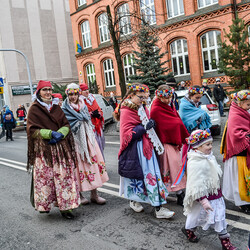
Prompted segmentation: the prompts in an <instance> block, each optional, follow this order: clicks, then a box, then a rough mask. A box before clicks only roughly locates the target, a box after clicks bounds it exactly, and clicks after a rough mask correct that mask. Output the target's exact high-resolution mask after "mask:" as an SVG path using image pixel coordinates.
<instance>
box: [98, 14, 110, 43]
mask: <svg viewBox="0 0 250 250" xmlns="http://www.w3.org/2000/svg"><path fill="white" fill-rule="evenodd" d="M98 26H99V35H100V41H101V43H104V42H107V41H109V40H110V35H109V30H108V16H107V13H102V14H101V15H100V16H99V17H98Z"/></svg>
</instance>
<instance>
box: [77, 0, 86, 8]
mask: <svg viewBox="0 0 250 250" xmlns="http://www.w3.org/2000/svg"><path fill="white" fill-rule="evenodd" d="M85 3H86V0H78V7H80V6H81V5H84V4H85Z"/></svg>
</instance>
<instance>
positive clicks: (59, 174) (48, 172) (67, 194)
mask: <svg viewBox="0 0 250 250" xmlns="http://www.w3.org/2000/svg"><path fill="white" fill-rule="evenodd" d="M58 157H59V156H58ZM33 188H34V205H35V209H36V210H38V211H50V210H51V208H52V207H53V206H58V207H59V209H60V210H62V211H63V210H69V209H74V208H77V207H78V206H79V205H80V197H79V190H78V185H77V181H76V176H75V164H74V162H73V161H71V160H70V161H66V159H64V158H63V159H62V158H61V159H60V162H57V161H56V157H55V156H53V167H50V166H48V164H47V163H46V161H45V159H44V157H43V155H40V156H39V157H37V158H36V160H35V165H34V169H33Z"/></svg>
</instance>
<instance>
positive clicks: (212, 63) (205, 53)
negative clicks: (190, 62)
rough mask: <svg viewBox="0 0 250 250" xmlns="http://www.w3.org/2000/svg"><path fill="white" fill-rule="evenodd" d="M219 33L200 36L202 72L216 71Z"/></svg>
mask: <svg viewBox="0 0 250 250" xmlns="http://www.w3.org/2000/svg"><path fill="white" fill-rule="evenodd" d="M220 35H221V34H220V32H219V31H216V30H214V31H209V32H207V33H205V34H204V35H202V36H201V50H202V58H203V68H204V71H212V70H216V69H217V63H218V61H219V55H218V48H219V38H220Z"/></svg>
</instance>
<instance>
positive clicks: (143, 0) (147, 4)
mask: <svg viewBox="0 0 250 250" xmlns="http://www.w3.org/2000/svg"><path fill="white" fill-rule="evenodd" d="M140 7H141V16H142V18H144V19H145V21H146V22H148V23H149V24H156V17H155V4H154V0H140Z"/></svg>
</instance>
